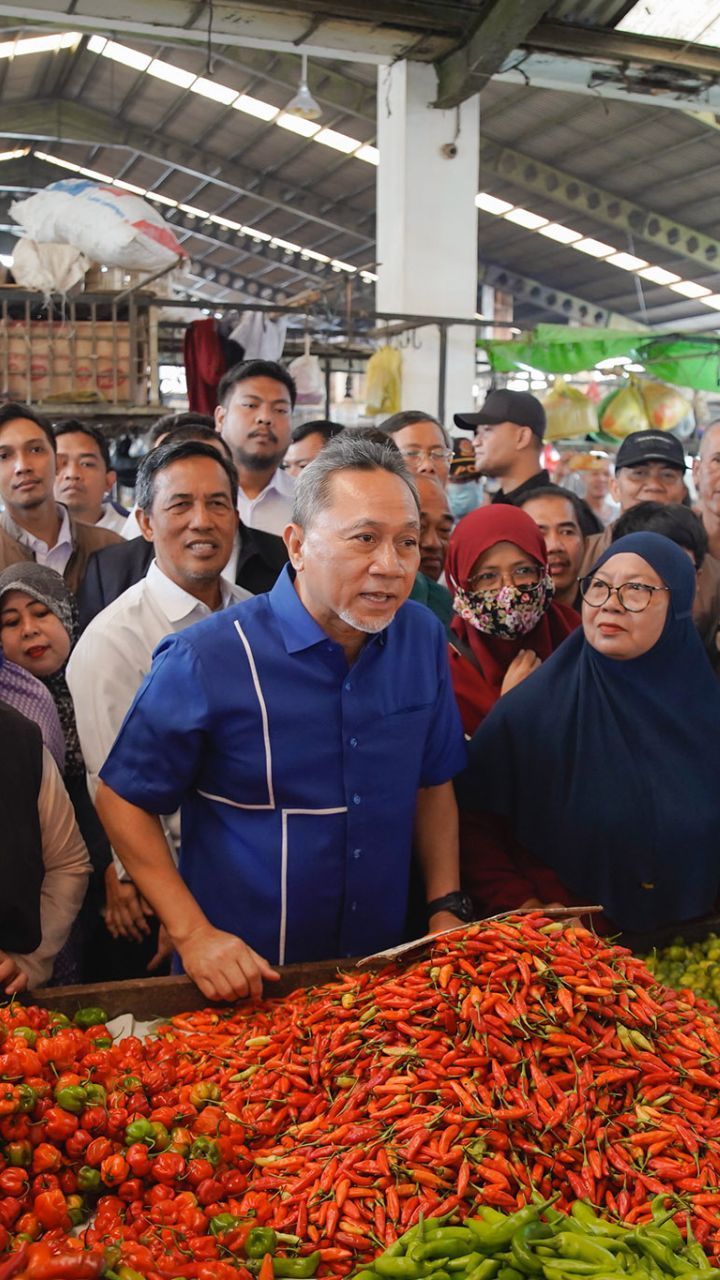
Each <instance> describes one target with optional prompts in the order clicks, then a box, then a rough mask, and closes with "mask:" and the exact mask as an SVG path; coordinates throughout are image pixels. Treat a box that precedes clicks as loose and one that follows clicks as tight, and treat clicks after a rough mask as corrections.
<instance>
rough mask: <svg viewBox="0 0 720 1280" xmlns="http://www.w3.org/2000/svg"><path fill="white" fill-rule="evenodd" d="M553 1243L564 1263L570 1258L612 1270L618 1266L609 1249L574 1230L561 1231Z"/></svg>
mask: <svg viewBox="0 0 720 1280" xmlns="http://www.w3.org/2000/svg"><path fill="white" fill-rule="evenodd" d="M513 1244H514V1241H513ZM553 1245H554V1247H555V1249H556V1250H557V1252H558V1254H561V1255H562V1260H563V1264H564V1263H565V1262H566V1261H568V1260H570V1261H576V1262H590V1263H592V1264H593V1265H594V1266H595V1267H602V1268H603V1269H605V1270H608V1269H609V1270H610V1271H612V1270H614V1269H616V1267H617V1263H616V1261H615V1258H614V1257H613V1254H612V1253H611V1252H610V1251H609V1249H605V1248H604V1247H603V1246H602V1245H601V1244H599V1243H598V1242H597V1241H596V1240H589V1239H588V1238H587V1236H581V1235H577V1234H576V1233H575V1232H574V1231H560V1232H559V1233H558V1234H557V1235H556V1236H555V1238H554V1240H553Z"/></svg>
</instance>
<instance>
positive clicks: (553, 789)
mask: <svg viewBox="0 0 720 1280" xmlns="http://www.w3.org/2000/svg"><path fill="white" fill-rule="evenodd" d="M624 552H633V553H634V554H635V555H638V556H641V557H642V559H643V560H644V561H645V562H646V563H647V564H648V565H650V566H652V568H653V569H654V570H655V572H656V573H657V574H658V575H659V576H660V578H661V580H662V581H663V582H664V584H665V585H666V586H667V587H669V588H670V593H671V594H670V604H669V608H668V614H667V620H666V622H665V626H664V629H663V632H662V634H661V636H660V638H659V640H658V641H657V642H656V644H655V645H653V647H652V648H651V649H650V650H649V651H648V652H646V653H644V654H641V655H640V656H639V657H637V658H633V659H629V660H627V661H618V660H617V659H614V658H609V657H607V656H606V655H603V654H601V653H599V652H598V651H597V650H596V649H593V648H592V646H591V645H590V644H589V643H588V641H587V640H586V639H585V635H584V632H583V631H582V629H578V630H577V631H576V632H575V633H574V634H573V635H572V636H570V637H569V639H567V640H566V641H565V642H564V644H563V645H561V647H560V648H559V649H558V650H557V651H556V652H555V653H554V654H553V655H552V656H551V657H550V658H548V659H547V661H546V662H544V663H543V665H542V667H541V668H540V669H539V671H537V672H536V673H535V674H533V675H532V676H530V677H529V678H528V679H527V680H526V681H524V682H523V684H521V685H519V686H518V687H517V688H515V689H513V690H512V691H511V692H510V693H509V694H508V695H507V696H506V697H504V698H501V699H500V701H499V702H498V703H497V704H496V706H495V708H494V709H493V711H492V712H491V713H490V715H489V716H488V717H487V719H486V720H485V721H484V722H483V724H481V726H480V728H479V729H478V731H477V733H476V734H475V736H474V738H473V740H472V743H471V745H470V766H469V769H468V771H467V773H466V774H465V775H464V776H463V779H462V781H461V783H460V786H459V796H460V803H461V806H462V807H464V808H467V809H474V810H485V811H488V812H491V813H498V814H503V815H505V816H507V817H508V818H509V819H510V821H511V825H512V827H513V831H514V834H515V836H516V837H517V839H518V840H519V841H520V843H521V844H522V845H523V846H524V847H525V848H526V849H527V850H528V852H529V853H530V854H532V855H533V856H534V857H535V858H537V859H538V861H540V862H541V863H543V864H544V865H546V866H548V867H551V868H552V869H553V870H554V871H555V872H556V873H557V875H558V876H559V878H560V879H561V880H562V882H563V883H564V884H565V885H566V887H567V888H568V889H569V890H571V892H572V893H573V894H574V895H575V896H576V897H578V898H580V899H582V900H584V901H586V902H598V903H602V905H603V907H604V908H605V910H606V912H607V914H608V916H609V917H610V919H611V920H612V921H613V922H614V923H615V924H616V925H618V926H619V927H620V928H621V929H625V930H630V931H633V932H644V931H646V930H652V929H655V928H657V927H659V926H661V925H667V924H674V923H679V922H680V921H683V920H689V919H692V918H694V917H697V916H700V915H703V914H705V913H707V912H708V911H710V910H711V909H712V907H713V905H714V902H715V898H716V897H717V894H718V889H719V888H720V856H719V852H720V851H719V849H718V843H719V841H720V687H719V686H718V682H717V679H716V677H715V676H714V675H713V672H712V670H711V667H710V664H709V662H708V660H707V657H706V655H705V652H704V649H703V646H702V642H701V640H700V637H699V636H698V634H697V631H696V630H695V626H694V624H693V621H692V603H693V596H694V591H695V572H694V570H693V566H692V564H691V562H690V559H689V557H688V555H687V554H686V552H684V551H683V550H682V549H681V548H680V547H678V546H676V545H675V544H674V543H673V542H671V541H670V540H669V539H668V538H665V537H663V536H662V535H660V534H656V533H637V534H630V535H629V536H628V537H625V538H620V539H619V540H618V541H617V542H615V543H613V545H612V546H611V547H610V548H608V550H607V551H606V552H605V554H604V555H603V556H602V557H601V558H600V559H599V560H598V561H597V563H596V564H595V565H594V566H593V570H592V571H591V572H595V571H597V570H598V569H599V568H600V567H601V566H602V565H603V564H605V563H607V561H609V560H610V559H611V558H612V557H613V556H616V555H620V554H622V553H624Z"/></svg>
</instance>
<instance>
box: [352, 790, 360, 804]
mask: <svg viewBox="0 0 720 1280" xmlns="http://www.w3.org/2000/svg"><path fill="white" fill-rule="evenodd" d="M359 803H360V796H359V795H358V793H357V791H356V792H355V795H354V796H353V804H359Z"/></svg>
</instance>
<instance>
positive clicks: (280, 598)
mask: <svg viewBox="0 0 720 1280" xmlns="http://www.w3.org/2000/svg"><path fill="white" fill-rule="evenodd" d="M269 599H270V606H271V608H272V611H273V613H274V614H275V617H276V618H277V621H278V626H279V627H280V632H281V634H282V638H283V642H284V644H285V648H286V649H287V651H288V653H300V651H301V650H302V649H310V648H312V646H313V645H315V644H320V643H321V641H323V640H324V641H326V642H327V641H328V640H329V639H330V637H329V636H328V635H327V633H326V632H325V631H323V629H322V627H321V626H320V624H319V623H318V622H316V621H315V619H314V618H313V617H312V616H311V615H310V614H309V613H308V611H307V609H306V608H305V605H304V604H303V602H302V600H301V599H300V597H299V595H298V593H297V591H296V590H295V585H294V573H293V570H292V568H291V566H290V565H289V564H286V565H285V568H284V569H283V570H282V573H281V574H280V576H279V578H278V579H277V582H276V583H275V586H274V587H273V589H272V591H271V592H270V595H269Z"/></svg>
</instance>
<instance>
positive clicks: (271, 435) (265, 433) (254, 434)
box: [247, 427, 278, 444]
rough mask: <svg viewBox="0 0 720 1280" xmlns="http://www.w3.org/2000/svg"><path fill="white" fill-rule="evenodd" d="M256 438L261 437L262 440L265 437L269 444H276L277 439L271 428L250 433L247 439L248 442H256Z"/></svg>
mask: <svg viewBox="0 0 720 1280" xmlns="http://www.w3.org/2000/svg"><path fill="white" fill-rule="evenodd" d="M258 436H262V437H263V438H265V437H267V439H268V440H269V441H270V443H271V444H277V443H278V437H277V436H276V435H275V432H274V431H273V430H272V427H266V428H265V429H264V430H262V431H251V432H250V433H249V435H248V437H247V438H248V440H257V438H258Z"/></svg>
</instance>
